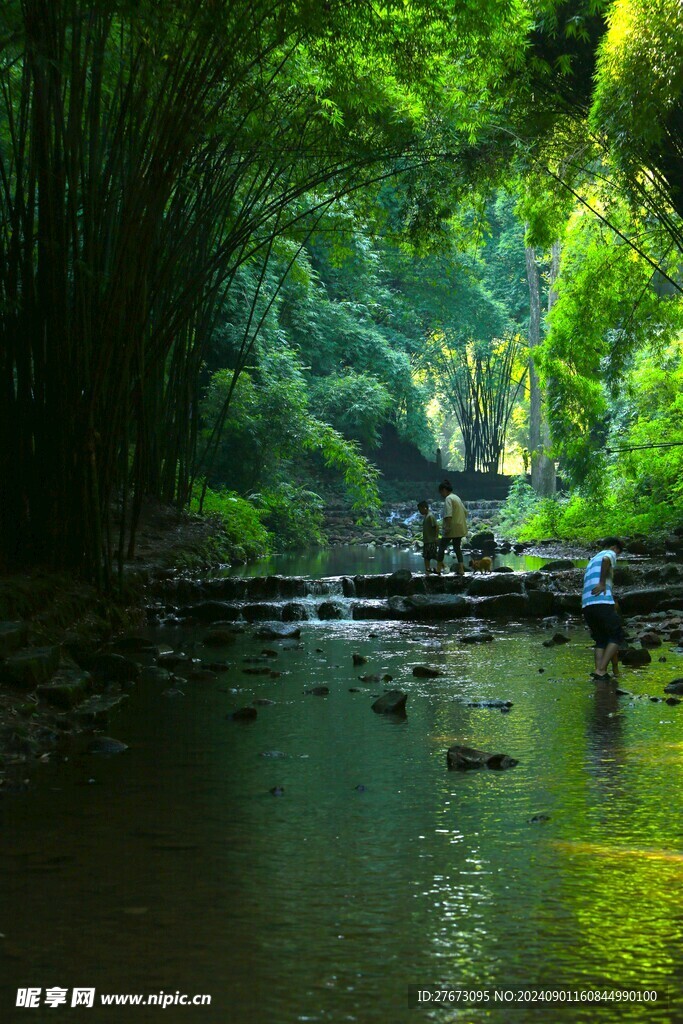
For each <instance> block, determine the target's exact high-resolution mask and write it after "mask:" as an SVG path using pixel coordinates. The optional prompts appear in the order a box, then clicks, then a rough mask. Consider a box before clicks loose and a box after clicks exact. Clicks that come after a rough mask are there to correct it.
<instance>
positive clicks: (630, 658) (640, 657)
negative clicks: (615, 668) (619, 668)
mask: <svg viewBox="0 0 683 1024" xmlns="http://www.w3.org/2000/svg"><path fill="white" fill-rule="evenodd" d="M619 660H620V661H621V663H622V664H623V665H629V666H630V667H631V668H639V667H640V666H641V665H649V664H650V662H651V661H652V656H651V655H650V652H649V651H646V650H645V648H644V647H627V648H626V649H625V650H623V651H619Z"/></svg>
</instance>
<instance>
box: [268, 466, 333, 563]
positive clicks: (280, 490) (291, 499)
mask: <svg viewBox="0 0 683 1024" xmlns="http://www.w3.org/2000/svg"><path fill="white" fill-rule="evenodd" d="M252 500H253V501H254V502H255V503H256V504H257V505H258V506H259V510H260V514H261V518H262V521H263V522H264V523H265V525H266V527H267V528H268V531H269V532H270V534H271V546H272V547H273V549H274V550H276V551H292V550H296V549H300V548H306V547H311V546H313V545H316V544H323V543H324V541H325V536H324V534H323V500H322V498H321V497H320V495H319V494H315V493H314V492H313V491H308V490H306V489H305V488H304V487H296V486H294V485H293V484H286V483H281V484H278V485H277V486H276V487H273V488H272V489H270V490H267V491H262V492H261V493H260V494H256V495H252Z"/></svg>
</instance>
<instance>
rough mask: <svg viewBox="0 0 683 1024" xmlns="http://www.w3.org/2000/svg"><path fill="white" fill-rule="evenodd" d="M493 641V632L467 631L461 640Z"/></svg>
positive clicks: (466, 641) (475, 642)
mask: <svg viewBox="0 0 683 1024" xmlns="http://www.w3.org/2000/svg"><path fill="white" fill-rule="evenodd" d="M492 641H493V634H492V633H484V632H481V631H480V632H479V633H465V635H464V636H461V637H460V642H461V643H463V644H490V643H492Z"/></svg>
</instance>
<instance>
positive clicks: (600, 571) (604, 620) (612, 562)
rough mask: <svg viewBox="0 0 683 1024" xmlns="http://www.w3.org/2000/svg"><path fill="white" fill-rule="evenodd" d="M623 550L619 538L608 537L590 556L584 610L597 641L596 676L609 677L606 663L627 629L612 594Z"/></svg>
mask: <svg viewBox="0 0 683 1024" xmlns="http://www.w3.org/2000/svg"><path fill="white" fill-rule="evenodd" d="M623 550H624V545H623V544H622V542H621V541H620V540H619V538H618V537H607V538H606V540H605V541H604V547H603V550H602V551H599V552H598V553H597V555H594V556H593V558H591V560H590V562H589V563H588V565H587V566H586V572H585V573H584V577H583V593H582V595H581V609H582V611H583V617H584V619H585V620H586V625H587V626H588V628H589V629H590V631H591V636H592V637H593V640H594V641H595V672H593V673H592V675H593V678H594V679H599V680H601V681H602V680H606V679H609V675H608V674H607V666H608V665H609V663H610V661H611V660H612V658H613V657H614V655H615V654H618V652H619V645H620V644H622V643H623V642H624V630H623V627H622V624H621V618H620V617H619V613H618V612H617V608H616V602H615V600H614V595H613V593H612V586H613V582H614V568H615V566H616V564H617V555H620V554H621V552H622V551H623Z"/></svg>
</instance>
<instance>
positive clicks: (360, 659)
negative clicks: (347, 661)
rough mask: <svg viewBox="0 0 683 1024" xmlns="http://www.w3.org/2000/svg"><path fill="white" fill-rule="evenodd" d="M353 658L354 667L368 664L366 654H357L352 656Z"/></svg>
mask: <svg viewBox="0 0 683 1024" xmlns="http://www.w3.org/2000/svg"><path fill="white" fill-rule="evenodd" d="M351 658H352V659H353V663H354V665H365V664H367V660H368V659H367V658H366V656H365V655H364V654H356V653H354V654H352V655H351Z"/></svg>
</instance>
